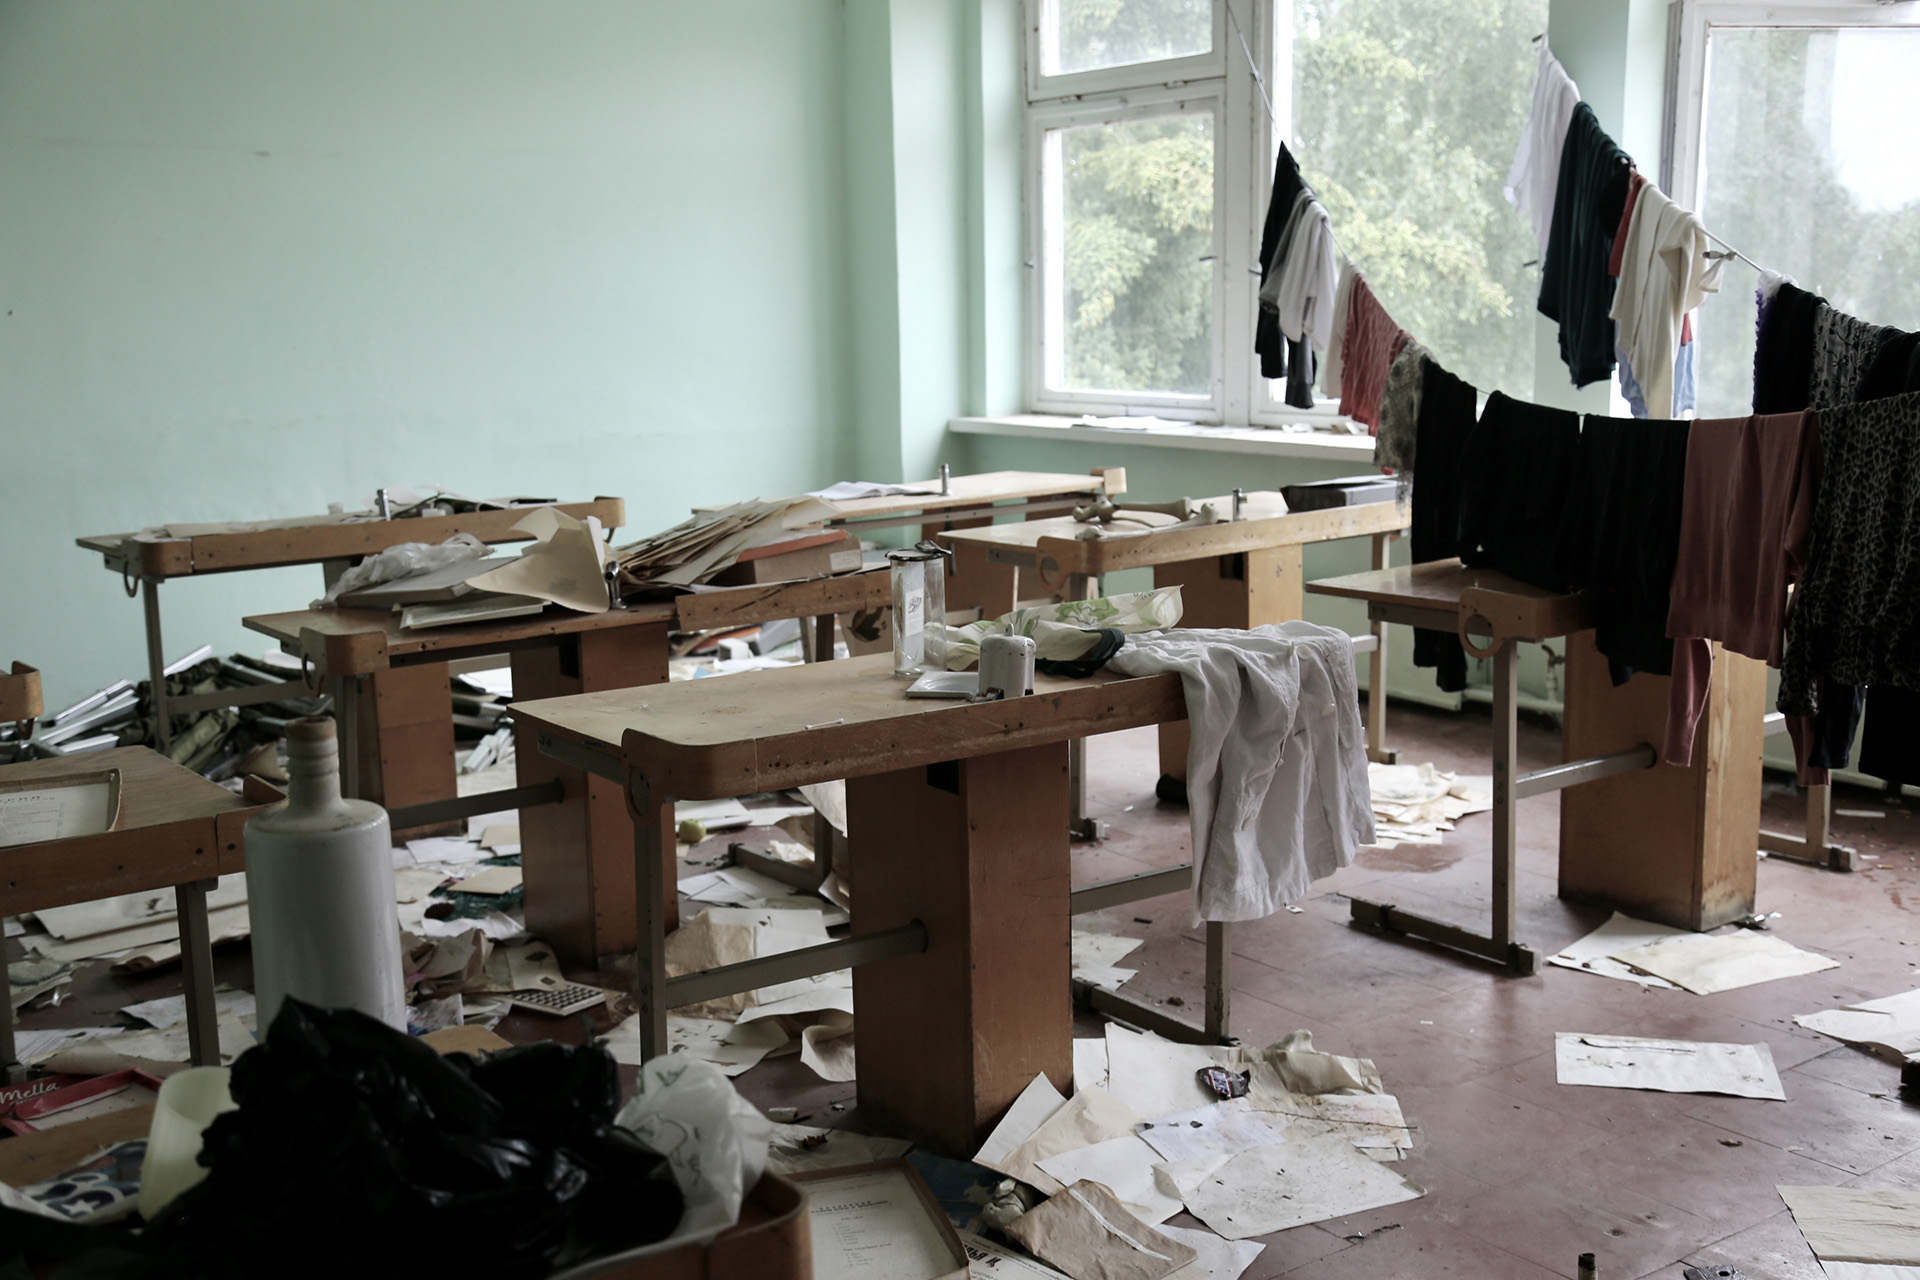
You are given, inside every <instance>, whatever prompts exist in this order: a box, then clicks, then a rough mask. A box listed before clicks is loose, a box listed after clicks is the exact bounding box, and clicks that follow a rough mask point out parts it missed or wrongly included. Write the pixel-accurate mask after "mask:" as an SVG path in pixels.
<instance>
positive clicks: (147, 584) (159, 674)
mask: <svg viewBox="0 0 1920 1280" xmlns="http://www.w3.org/2000/svg"><path fill="white" fill-rule="evenodd" d="M140 607H141V609H142V610H143V611H144V612H145V613H146V615H147V680H148V682H149V687H151V688H152V690H153V749H154V750H155V751H158V752H159V753H160V754H161V755H163V756H164V755H166V754H167V752H168V750H169V749H171V748H172V746H173V717H172V716H171V715H170V714H169V713H168V711H167V655H166V653H165V652H164V651H163V650H162V648H161V640H160V579H158V578H142V579H141V580H140Z"/></svg>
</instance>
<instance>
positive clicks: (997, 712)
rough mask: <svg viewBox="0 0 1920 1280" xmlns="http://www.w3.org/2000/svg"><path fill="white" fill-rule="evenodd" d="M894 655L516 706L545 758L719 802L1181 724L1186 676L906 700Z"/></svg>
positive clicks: (1052, 681) (1052, 683) (1049, 682)
mask: <svg viewBox="0 0 1920 1280" xmlns="http://www.w3.org/2000/svg"><path fill="white" fill-rule="evenodd" d="M907 684H908V682H907V681H905V680H900V679H896V678H895V677H894V675H893V657H892V655H891V654H885V653H880V654H871V655H868V656H867V657H863V658H850V659H848V660H846V661H844V662H816V663H809V664H806V665H804V666H796V667H786V668H781V669H778V670H770V671H743V672H740V673H738V674H736V675H730V676H728V677H727V678H726V679H724V680H690V681H685V682H682V683H677V684H666V685H646V686H642V687H639V688H633V689H611V690H606V691H604V692H600V693H587V694H574V695H571V696H568V697H564V698H544V699H539V700H537V701H531V702H516V703H515V704H514V707H513V714H514V718H515V720H516V721H518V722H521V723H524V724H530V725H532V726H533V727H534V729H535V730H536V732H537V733H538V735H539V738H540V741H541V746H542V749H543V750H545V749H546V748H547V746H548V744H549V742H550V741H557V742H560V743H564V744H569V745H570V746H571V747H572V748H574V749H576V750H580V751H584V752H585V753H587V754H589V755H592V756H597V757H599V758H600V760H601V761H602V763H603V767H601V768H598V769H596V772H600V773H602V774H604V775H607V776H619V774H620V772H621V770H622V769H623V768H627V767H631V768H633V769H637V770H639V771H640V772H641V773H642V774H644V775H645V776H646V778H647V779H648V782H649V784H650V785H651V786H652V787H653V788H654V790H655V792H656V794H658V795H660V796H662V797H671V798H674V799H680V800H708V799H720V798H724V797H727V796H737V795H751V794H753V793H755V792H759V791H776V790H780V789H782V788H785V787H795V786H800V785H802V784H804V783H810V782H827V781H831V780H832V779H834V778H849V777H860V776H864V775H867V774H873V773H885V772H888V771H890V770H893V769H903V768H912V767H914V766H916V765H922V764H932V763H937V762H939V761H943V760H958V759H965V758H967V757H971V756H977V755H987V754H991V753H993V752H996V751H1005V750H1012V749H1014V748H1017V747H1028V746H1034V745H1038V744H1040V743H1046V742H1058V741H1061V740H1063V739H1067V738H1079V737H1086V736H1088V735H1090V734H1096V733H1107V732H1111V731H1113V730H1116V729H1131V728H1136V727H1139V726H1141V725H1149V724H1160V723H1162V722H1165V721H1170V720H1182V719H1185V718H1186V699H1185V696H1184V695H1183V694H1182V692H1181V688H1180V680H1179V677H1177V676H1175V675H1171V674H1168V675H1158V676H1146V677H1138V678H1134V677H1128V676H1123V675H1119V674H1118V673H1115V672H1108V671H1102V672H1099V673H1096V674H1095V675H1093V676H1090V677H1088V678H1087V679H1085V680H1065V679H1056V678H1052V677H1048V676H1035V677H1034V693H1033V695H1032V696H1031V697H1027V698H1013V699H1009V700H1006V701H998V702H979V703H970V702H965V701H956V700H947V699H918V698H909V697H907V696H906V688H907Z"/></svg>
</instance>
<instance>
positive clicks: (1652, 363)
mask: <svg viewBox="0 0 1920 1280" xmlns="http://www.w3.org/2000/svg"><path fill="white" fill-rule="evenodd" d="M1711 243H1712V242H1711V241H1709V240H1708V239H1707V229H1706V228H1705V227H1703V226H1702V225H1700V218H1699V216H1698V215H1697V214H1695V213H1693V212H1692V211H1691V210H1688V209H1683V208H1681V207H1680V206H1679V205H1677V204H1675V203H1674V202H1673V201H1672V200H1669V199H1668V198H1667V196H1666V194H1665V193H1664V192H1662V191H1661V190H1660V189H1659V188H1658V187H1656V186H1654V185H1653V184H1652V183H1648V184H1647V185H1646V186H1644V187H1642V188H1640V198H1639V199H1638V200H1636V201H1635V202H1634V205H1633V218H1632V220H1631V221H1630V222H1629V223H1628V224H1627V248H1626V253H1625V256H1623V257H1622V258H1621V260H1620V283H1619V285H1618V286H1616V287H1615V289H1614V292H1613V309H1612V311H1611V312H1610V313H1609V314H1611V315H1612V317H1613V321H1614V323H1615V324H1616V325H1618V326H1619V335H1618V339H1617V341H1618V343H1619V347H1620V350H1622V351H1624V352H1625V353H1626V356H1627V363H1628V364H1629V365H1631V366H1632V367H1633V373H1634V377H1635V378H1637V379H1638V380H1639V382H1640V394H1641V398H1642V399H1643V400H1645V401H1646V403H1647V404H1648V405H1651V406H1661V405H1671V404H1672V403H1673V361H1674V357H1675V356H1676V355H1678V354H1679V351H1680V321H1681V317H1683V316H1685V315H1686V313H1687V312H1689V311H1691V310H1693V309H1694V308H1695V307H1697V306H1699V305H1700V304H1701V302H1703V301H1705V299H1706V296H1707V295H1708V294H1709V293H1718V292H1719V291H1720V268H1721V267H1723V266H1724V265H1726V260H1725V259H1724V258H1709V257H1707V250H1708V248H1709V247H1710V246H1711Z"/></svg>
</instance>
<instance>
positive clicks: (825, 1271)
mask: <svg viewBox="0 0 1920 1280" xmlns="http://www.w3.org/2000/svg"><path fill="white" fill-rule="evenodd" d="M916 1181H917V1179H916V1178H915V1176H914V1174H913V1172H912V1171H911V1170H909V1169H876V1170H874V1171H872V1172H870V1173H857V1174H849V1175H847V1176H846V1177H843V1178H829V1179H822V1180H820V1181H810V1182H808V1183H807V1184H806V1188H807V1208H808V1214H809V1216H810V1217H811V1219H812V1221H811V1226H812V1229H813V1273H814V1274H815V1275H817V1276H822V1277H826V1276H831V1277H833V1280H933V1277H936V1276H945V1275H950V1274H951V1273H952V1272H953V1271H954V1270H955V1269H956V1265H955V1264H956V1260H955V1258H954V1257H953V1254H952V1252H951V1245H950V1244H949V1242H948V1239H947V1238H946V1236H945V1235H944V1233H943V1232H942V1230H941V1226H942V1222H941V1221H936V1220H935V1219H934V1218H933V1217H932V1216H931V1215H932V1214H934V1213H938V1212H939V1210H938V1209H933V1210H929V1209H928V1207H927V1204H926V1202H925V1201H924V1200H923V1199H921V1197H920V1194H919V1192H918V1190H917V1189H916V1187H915V1182H916Z"/></svg>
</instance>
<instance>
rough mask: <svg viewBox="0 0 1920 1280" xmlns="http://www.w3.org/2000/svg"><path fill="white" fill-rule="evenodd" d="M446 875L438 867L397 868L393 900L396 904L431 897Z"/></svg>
mask: <svg viewBox="0 0 1920 1280" xmlns="http://www.w3.org/2000/svg"><path fill="white" fill-rule="evenodd" d="M446 878H447V877H446V874H445V873H444V872H442V871H440V870H439V869H438V868H436V867H395V868H394V869H393V900H394V901H395V902H418V901H420V900H421V899H422V898H427V897H431V896H432V894H433V891H434V890H435V889H438V888H439V887H440V885H441V882H443V881H444V880H446Z"/></svg>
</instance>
